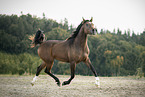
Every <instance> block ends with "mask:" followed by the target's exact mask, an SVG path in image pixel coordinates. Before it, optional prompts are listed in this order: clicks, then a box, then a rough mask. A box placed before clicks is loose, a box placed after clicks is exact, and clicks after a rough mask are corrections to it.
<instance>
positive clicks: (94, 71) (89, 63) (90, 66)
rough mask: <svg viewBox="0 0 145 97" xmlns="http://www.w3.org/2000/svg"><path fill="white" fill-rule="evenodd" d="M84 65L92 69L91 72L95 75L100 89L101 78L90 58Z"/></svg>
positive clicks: (96, 83)
mask: <svg viewBox="0 0 145 97" xmlns="http://www.w3.org/2000/svg"><path fill="white" fill-rule="evenodd" d="M84 63H85V64H86V65H87V66H88V67H89V68H90V69H91V71H92V72H93V74H94V75H95V79H96V82H95V85H96V86H97V87H100V81H99V77H98V76H97V73H96V70H95V68H94V66H93V65H92V64H91V61H90V59H89V58H88V59H87V60H86V61H84Z"/></svg>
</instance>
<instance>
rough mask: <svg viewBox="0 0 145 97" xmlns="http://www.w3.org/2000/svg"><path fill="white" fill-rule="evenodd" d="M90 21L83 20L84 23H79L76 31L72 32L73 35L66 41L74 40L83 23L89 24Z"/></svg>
mask: <svg viewBox="0 0 145 97" xmlns="http://www.w3.org/2000/svg"><path fill="white" fill-rule="evenodd" d="M89 21H90V20H85V21H82V22H81V23H80V25H79V26H78V27H77V28H76V30H75V31H74V32H73V34H72V35H71V36H70V37H69V38H68V39H67V40H70V39H75V38H76V37H77V35H78V33H79V31H80V29H81V27H82V26H83V24H84V23H86V22H89Z"/></svg>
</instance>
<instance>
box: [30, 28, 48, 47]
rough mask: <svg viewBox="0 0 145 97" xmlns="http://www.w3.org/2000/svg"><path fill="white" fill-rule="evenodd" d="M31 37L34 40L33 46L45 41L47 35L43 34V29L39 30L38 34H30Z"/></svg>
mask: <svg viewBox="0 0 145 97" xmlns="http://www.w3.org/2000/svg"><path fill="white" fill-rule="evenodd" d="M29 39H30V40H32V43H31V47H35V46H36V45H38V44H41V43H43V42H44V41H45V35H44V34H43V31H41V30H38V31H37V32H36V34H35V35H32V36H30V37H29Z"/></svg>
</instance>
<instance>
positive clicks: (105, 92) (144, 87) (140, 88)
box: [0, 75, 145, 97]
mask: <svg viewBox="0 0 145 97" xmlns="http://www.w3.org/2000/svg"><path fill="white" fill-rule="evenodd" d="M33 77H34V76H16V75H14V76H10V75H0V97H145V79H144V78H142V79H135V78H133V77H100V84H101V87H100V88H97V87H96V86H95V85H94V82H95V77H94V76H80V75H77V76H76V77H75V79H74V80H73V81H72V83H71V84H70V85H67V86H61V87H58V86H57V85H56V83H55V82H54V80H53V79H52V78H51V77H49V76H47V75H40V76H39V78H38V80H37V81H36V82H35V85H34V86H31V84H30V82H31V81H32V79H33ZM57 77H59V78H60V81H61V82H63V81H65V80H67V79H68V78H69V77H70V76H68V75H57Z"/></svg>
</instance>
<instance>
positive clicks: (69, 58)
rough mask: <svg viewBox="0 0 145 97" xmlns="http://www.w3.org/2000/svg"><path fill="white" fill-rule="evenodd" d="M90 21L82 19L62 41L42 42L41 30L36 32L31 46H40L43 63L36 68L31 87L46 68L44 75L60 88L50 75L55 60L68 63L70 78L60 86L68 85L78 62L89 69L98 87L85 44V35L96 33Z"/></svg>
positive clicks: (55, 78)
mask: <svg viewBox="0 0 145 97" xmlns="http://www.w3.org/2000/svg"><path fill="white" fill-rule="evenodd" d="M92 19H93V18H91V20H85V19H84V18H83V21H82V22H81V23H80V25H79V26H78V27H77V29H76V31H74V33H73V34H72V36H71V37H69V38H67V39H66V40H64V41H59V40H47V41H43V39H44V35H43V34H42V32H41V30H38V31H37V33H36V35H35V38H34V40H33V44H34V46H36V45H37V44H40V46H39V48H38V55H39V57H40V58H41V59H42V60H43V62H42V64H41V65H40V66H39V67H37V72H36V76H35V77H34V78H33V81H32V82H31V84H32V85H34V82H35V80H36V78H37V77H38V75H39V73H40V71H41V70H42V69H44V68H45V67H46V69H45V73H47V74H48V75H50V76H51V77H52V78H54V80H55V81H56V83H57V85H58V86H60V84H61V83H60V81H59V79H58V78H57V77H56V76H55V75H54V74H52V73H51V68H52V66H53V63H54V60H55V59H56V60H59V61H63V62H68V63H70V69H71V77H70V78H69V79H68V81H64V82H63V83H62V86H63V85H68V84H70V82H71V81H72V79H73V78H74V77H75V68H76V64H77V63H79V62H84V63H85V64H86V65H87V66H88V67H89V68H90V69H91V71H92V72H93V74H94V75H95V78H96V82H95V84H96V86H99V85H100V83H99V77H97V73H96V71H95V69H94V67H93V65H92V64H91V61H90V59H89V57H88V56H89V48H88V44H87V35H88V34H95V33H96V29H95V28H94V24H93V23H92Z"/></svg>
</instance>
